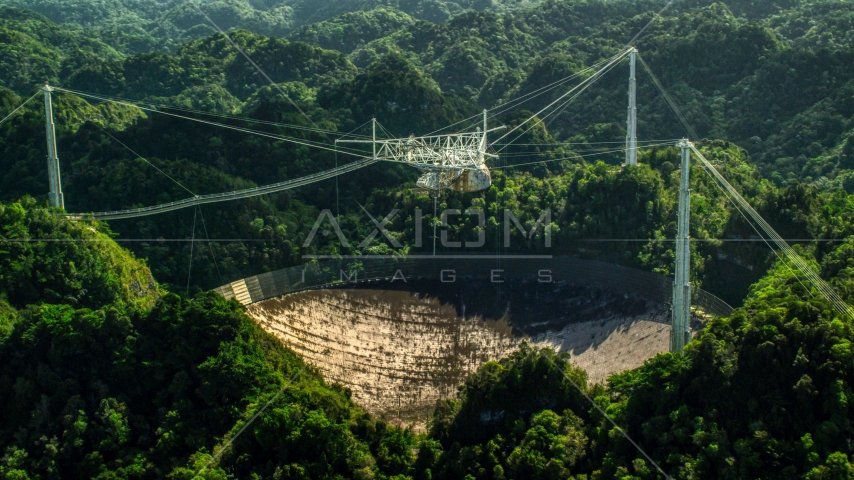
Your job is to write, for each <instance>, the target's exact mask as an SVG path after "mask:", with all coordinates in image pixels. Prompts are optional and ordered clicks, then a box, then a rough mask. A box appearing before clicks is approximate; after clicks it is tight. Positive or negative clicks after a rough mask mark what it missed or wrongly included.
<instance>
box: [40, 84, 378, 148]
mask: <svg viewBox="0 0 854 480" xmlns="http://www.w3.org/2000/svg"><path fill="white" fill-rule="evenodd" d="M64 90H65V91H66V92H70V93H73V94H75V95H79V96H83V97H90V98H98V99H99V100H102V101H109V100H115V101H118V102H125V103H130V104H133V105H134V106H137V104H142V105H148V106H151V107H160V108H166V109H169V110H178V111H182V112H187V113H196V114H199V115H207V116H211V117H219V118H226V119H229V120H238V121H242V122H247V123H257V124H260V125H271V126H274V127H282V128H290V129H294V130H303V131H306V132H314V133H320V134H324V135H341V132H340V131H335V130H327V129H323V128H313V127H307V126H305V125H296V124H293V123H282V122H273V121H270V120H261V119H258V118H252V117H244V116H240V115H227V114H224V113H216V112H209V111H204V110H196V109H193V108H187V107H182V106H179V105H165V104H162V103H155V102H151V101H148V100H135V99H130V98H125V97H120V96H117V95H108V94H105V93H92V92H84V91H82V90H71V89H64ZM36 95H38V93H36ZM353 136H359V137H364V138H370V137H369V136H367V135H353Z"/></svg>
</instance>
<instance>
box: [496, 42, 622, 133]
mask: <svg viewBox="0 0 854 480" xmlns="http://www.w3.org/2000/svg"><path fill="white" fill-rule="evenodd" d="M629 52H631V49H626V50H625V51H623V52H622V53H621V54H620V55H617V56H616V58H614V59H613V60H611V62H609V63H608V64H607V65H605V67H603V68H602V69H601V70H599V71H598V72H596V73H595V74H593V75H592V76H590V77H589V78H587V79H585V80H584V81H583V82H581V83H580V84H578V85H577V86H575V87H574V88H572V89H571V90H569V91H568V92H566V93H564V94H563V95H561V96H560V97H558V98H557V99H556V100H555V101H553V102H551V103H550V104H548V105H546V106H545V107H543V108H542V109H541V110H540V111H538V112H537V113H535V114H533V115H531V117H530V118H528V119H527V120H525V121H524V122H522V123H520V124H519V125H516V126H515V127H513V128H512V129H510V131H508V132H507V133H505V134H504V135H502V136H501V137H499V138H497V139H496V140H494V141H493V142H492V144H493V145H494V144H495V143H496V142H498V141H500V140H502V139H504V137H507V136H508V135H510V134H511V133H513V132H515V131H516V130H518V129H519V128H520V127H521V126H522V125H524V124H526V123H528V122H529V121H531V120H532V119H534V118H537V116H538V115H540V114H541V113H543V112H544V111H546V110H548V109H549V108H551V107H552V106H554V105H555V104H556V103H558V102H560V101H562V100H563V99H564V98H566V97H567V96H569V95H570V94H572V93H574V92H575V91H576V90H578V89H579V88H581V87H582V86H584V85H587V84H590V83H593V82H595V81H596V80H598V79H599V78H601V76H602V75H601V74H602V73H604V71H606V69H608V70H610V67H613V65H616V63H617V62H618V61H620V60H622V59H623V58H625V56H626V55H628V54H629ZM539 121H542V120H539ZM516 138H518V137H516Z"/></svg>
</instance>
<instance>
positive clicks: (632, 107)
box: [626, 48, 638, 165]
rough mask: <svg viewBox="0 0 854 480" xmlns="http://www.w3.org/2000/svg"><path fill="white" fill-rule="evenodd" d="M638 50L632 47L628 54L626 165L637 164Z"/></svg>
mask: <svg viewBox="0 0 854 480" xmlns="http://www.w3.org/2000/svg"><path fill="white" fill-rule="evenodd" d="M637 57H638V50H637V49H636V48H632V51H631V53H630V54H629V118H628V120H627V121H626V132H627V135H626V165H637V164H638V132H637V127H638V108H637V96H638V89H637V78H636V77H635V66H636V64H637Z"/></svg>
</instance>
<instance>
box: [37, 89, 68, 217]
mask: <svg viewBox="0 0 854 480" xmlns="http://www.w3.org/2000/svg"><path fill="white" fill-rule="evenodd" d="M42 91H43V92H44V115H45V131H46V133H47V176H48V183H49V184H50V194H49V197H48V199H49V201H50V206H51V207H61V208H65V199H64V198H63V197H62V180H61V178H60V176H59V158H57V156H56V131H55V129H54V127H53V107H52V106H51V101H50V92H52V91H53V89H52V88H50V85H48V84H47V83H45V84H44V88H43V89H42Z"/></svg>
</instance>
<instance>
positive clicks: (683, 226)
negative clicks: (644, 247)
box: [670, 140, 691, 352]
mask: <svg viewBox="0 0 854 480" xmlns="http://www.w3.org/2000/svg"><path fill="white" fill-rule="evenodd" d="M679 148H681V150H682V172H681V174H680V182H679V213H678V215H679V220H678V232H677V234H676V275H675V278H674V281H673V324H672V327H671V329H670V351H671V352H681V351H682V350H683V349H684V348H685V344H687V343H688V342H689V341H690V340H691V243H690V238H689V232H688V226H689V224H688V219H689V218H690V216H691V191H690V190H689V189H688V179H689V174H690V172H691V144H690V143H689V142H688V140H682V141H681V142H680V143H679Z"/></svg>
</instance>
